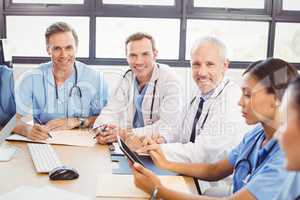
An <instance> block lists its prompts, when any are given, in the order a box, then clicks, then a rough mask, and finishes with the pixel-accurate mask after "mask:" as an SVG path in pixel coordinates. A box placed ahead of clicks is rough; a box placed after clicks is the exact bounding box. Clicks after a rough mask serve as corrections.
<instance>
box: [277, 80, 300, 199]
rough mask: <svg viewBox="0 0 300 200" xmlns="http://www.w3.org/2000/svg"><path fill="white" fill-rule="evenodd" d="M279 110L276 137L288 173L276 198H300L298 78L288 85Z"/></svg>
mask: <svg viewBox="0 0 300 200" xmlns="http://www.w3.org/2000/svg"><path fill="white" fill-rule="evenodd" d="M280 111H281V112H280V113H281V116H282V117H281V118H282V119H283V125H282V128H281V129H280V130H281V131H278V134H276V137H277V138H278V140H279V144H280V146H281V148H282V150H283V151H284V155H285V167H286V169H287V170H288V171H289V173H288V177H287V179H286V181H285V182H284V184H283V187H282V188H281V190H280V194H279V195H278V197H277V198H276V200H282V199H284V200H300V154H299V152H300V78H297V80H296V81H295V82H293V83H292V84H291V85H290V86H289V88H288V90H287V92H286V93H285V95H284V101H283V104H282V107H281V110H280Z"/></svg>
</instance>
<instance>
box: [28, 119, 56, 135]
mask: <svg viewBox="0 0 300 200" xmlns="http://www.w3.org/2000/svg"><path fill="white" fill-rule="evenodd" d="M34 122H35V123H34V125H33V127H32V129H31V130H30V131H29V132H28V134H27V137H28V138H30V139H32V140H46V139H48V138H52V136H51V135H50V133H49V131H50V129H49V128H48V127H47V126H45V125H43V123H42V122H41V120H40V119H38V118H34Z"/></svg>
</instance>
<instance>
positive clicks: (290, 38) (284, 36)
mask: <svg viewBox="0 0 300 200" xmlns="http://www.w3.org/2000/svg"><path fill="white" fill-rule="evenodd" d="M274 57H278V58H281V59H285V60H286V61H288V62H294V63H299V62H300V24H299V23H277V25H276V34H275V48H274Z"/></svg>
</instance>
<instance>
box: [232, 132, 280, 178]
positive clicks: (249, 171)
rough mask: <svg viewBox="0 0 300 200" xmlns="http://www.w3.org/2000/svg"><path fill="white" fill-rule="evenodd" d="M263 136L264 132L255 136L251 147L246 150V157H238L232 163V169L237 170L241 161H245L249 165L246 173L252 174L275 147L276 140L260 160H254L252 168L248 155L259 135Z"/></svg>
mask: <svg viewBox="0 0 300 200" xmlns="http://www.w3.org/2000/svg"><path fill="white" fill-rule="evenodd" d="M263 136H264V134H261V135H260V136H259V137H257V138H256V140H255V141H254V143H253V144H252V146H251V148H250V149H249V150H248V152H247V155H246V157H245V158H243V159H240V160H239V161H238V162H237V163H236V164H235V165H234V170H237V169H238V167H239V165H240V164H241V163H243V162H246V163H247V165H248V166H249V168H248V172H247V175H249V174H252V173H253V171H254V170H255V169H257V168H258V167H259V165H260V164H261V163H263V162H264V160H265V159H266V158H267V157H268V155H269V154H270V153H271V152H272V150H273V148H274V147H275V145H276V144H277V142H274V144H273V145H272V146H271V148H270V150H269V151H268V152H267V154H266V155H265V156H264V157H263V159H261V160H259V159H258V160H257V161H256V165H255V166H254V168H253V166H252V164H251V162H250V160H249V158H250V155H251V154H252V152H253V150H254V148H255V147H256V145H257V142H258V141H259V139H260V138H261V137H263Z"/></svg>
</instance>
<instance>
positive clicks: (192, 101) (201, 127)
mask: <svg viewBox="0 0 300 200" xmlns="http://www.w3.org/2000/svg"><path fill="white" fill-rule="evenodd" d="M228 84H229V80H227V81H226V83H225V84H224V86H223V88H222V89H221V90H220V91H219V93H218V94H217V95H216V96H215V98H214V99H215V102H216V99H217V97H218V96H220V95H221V94H222V92H223V91H224V89H225V88H226V86H227V85H228ZM196 98H197V96H195V97H194V98H193V99H192V100H191V102H190V105H189V109H188V111H187V112H186V113H185V116H184V120H183V123H185V121H186V118H187V115H188V114H189V113H190V110H191V108H192V105H193V103H194V101H195V100H196ZM215 102H213V103H212V104H211V105H210V106H209V108H208V110H207V113H206V115H205V117H204V119H203V121H202V124H201V126H200V129H201V130H203V128H204V125H205V123H206V121H207V118H208V115H209V112H210V109H211V108H212V107H213V105H214V104H215Z"/></svg>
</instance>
